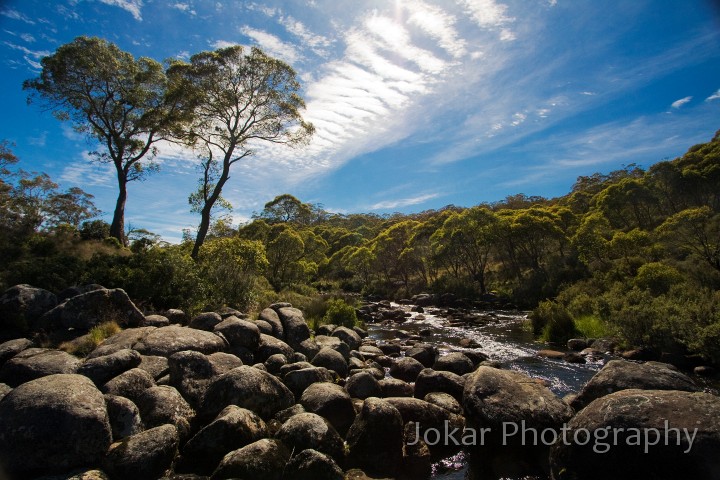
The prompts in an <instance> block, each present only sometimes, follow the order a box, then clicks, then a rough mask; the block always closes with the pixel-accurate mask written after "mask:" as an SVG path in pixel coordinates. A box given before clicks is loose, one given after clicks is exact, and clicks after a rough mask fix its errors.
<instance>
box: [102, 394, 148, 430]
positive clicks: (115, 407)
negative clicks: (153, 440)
mask: <svg viewBox="0 0 720 480" xmlns="http://www.w3.org/2000/svg"><path fill="white" fill-rule="evenodd" d="M105 406H106V407H107V412H108V419H109V420H110V428H111V429H112V438H113V441H118V440H122V439H123V438H127V437H130V436H132V435H135V434H138V433H140V432H142V431H143V430H145V427H144V425H143V423H142V419H141V418H140V410H138V408H137V405H135V403H134V402H133V401H132V400H129V399H127V398H125V397H118V396H117V395H105Z"/></svg>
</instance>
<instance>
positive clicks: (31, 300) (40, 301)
mask: <svg viewBox="0 0 720 480" xmlns="http://www.w3.org/2000/svg"><path fill="white" fill-rule="evenodd" d="M56 305H57V297H56V296H55V294H53V293H52V292H48V291H47V290H43V289H42V288H35V287H31V286H30V285H25V284H23V285H15V286H13V287H10V288H8V289H7V290H5V292H3V294H2V296H0V329H3V328H7V329H11V330H15V331H20V332H27V331H28V330H30V329H31V328H32V327H33V326H34V323H35V321H36V320H37V319H39V318H40V317H41V316H42V315H43V314H45V313H46V312H47V311H49V310H51V309H52V308H54V307H55V306H56Z"/></svg>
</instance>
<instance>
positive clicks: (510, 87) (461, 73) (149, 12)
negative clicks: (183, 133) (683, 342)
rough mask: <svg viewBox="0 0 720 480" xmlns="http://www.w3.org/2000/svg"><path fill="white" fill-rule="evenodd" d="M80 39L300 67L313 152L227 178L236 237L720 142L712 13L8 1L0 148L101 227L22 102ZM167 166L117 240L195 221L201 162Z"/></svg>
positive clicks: (538, 187) (81, 181) (132, 197)
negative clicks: (320, 213) (248, 225)
mask: <svg viewBox="0 0 720 480" xmlns="http://www.w3.org/2000/svg"><path fill="white" fill-rule="evenodd" d="M79 35H95V36H100V37H103V38H106V39H108V40H110V41H112V42H114V43H116V44H118V45H119V47H120V48H122V49H123V50H127V51H129V52H131V53H133V54H134V55H136V56H149V57H152V58H155V59H157V60H161V61H162V60H164V59H167V58H171V57H174V58H188V57H189V56H190V55H192V54H194V53H197V52H200V51H203V50H212V49H215V48H218V47H223V46H227V45H231V44H240V45H244V46H254V45H256V46H259V47H261V48H262V49H263V50H265V51H266V52H267V53H269V54H271V55H273V56H276V57H279V58H282V59H283V60H285V61H287V62H288V63H289V64H291V65H292V66H293V67H294V68H295V70H296V71H297V72H298V75H299V77H300V78H301V80H302V84H303V93H304V97H305V99H306V102H307V109H306V111H305V112H304V116H305V118H306V119H308V120H310V121H312V122H313V123H314V125H315V127H316V129H317V131H316V135H315V136H314V138H313V141H312V142H311V144H310V145H308V146H307V147H304V148H302V149H289V148H279V147H276V146H274V147H267V148H260V149H258V152H257V155H255V156H254V157H251V158H250V159H249V160H248V161H247V162H246V163H245V164H243V165H237V166H236V168H235V170H234V171H233V173H232V174H231V179H230V181H229V184H228V186H227V187H226V191H225V197H226V198H227V199H228V200H229V201H230V202H231V203H232V204H233V205H234V211H233V216H234V219H235V222H236V223H237V222H241V221H244V220H247V219H248V218H249V216H250V215H251V214H252V212H253V211H260V210H261V209H262V206H263V205H264V204H265V203H266V202H267V201H269V200H271V199H272V198H274V197H275V196H276V195H279V194H282V193H291V194H293V195H295V196H297V197H298V198H300V199H301V200H303V201H305V202H313V203H321V204H323V205H324V206H325V207H326V209H328V210H330V211H335V212H340V213H351V212H375V213H387V212H395V211H400V212H413V211H420V210H425V209H429V208H440V207H442V206H444V205H448V204H455V205H462V206H471V205H475V204H477V203H480V202H483V201H495V200H500V199H502V198H504V197H505V196H506V195H510V194H515V193H521V192H522V193H525V194H527V195H542V196H547V197H552V196H557V195H562V194H564V193H567V192H568V190H569V189H570V187H571V186H572V184H573V183H574V181H575V179H576V178H577V176H578V175H589V174H592V173H594V172H598V171H600V172H608V171H610V170H614V169H617V168H620V167H621V166H622V165H624V164H629V163H638V164H641V165H643V166H648V165H650V164H652V163H654V162H657V161H660V160H662V159H666V158H674V157H676V156H678V155H681V154H682V153H684V152H685V151H686V150H687V148H688V147H690V146H691V145H693V144H696V143H700V142H705V141H708V140H709V139H710V138H711V137H712V135H713V134H714V132H715V131H716V130H717V129H720V8H718V6H717V2H714V1H712V0H689V1H686V2H678V1H675V0H664V1H660V0H654V1H650V0H633V1H623V2H617V1H607V0H606V1H597V0H353V1H349V0H297V1H285V2H282V1H264V2H263V1H258V2H242V1H231V2H226V1H205V0H179V1H163V0H57V1H54V2H40V1H35V0H0V52H2V69H3V70H2V71H3V75H2V76H1V77H0V88H1V91H2V92H3V93H2V105H3V107H4V108H3V115H2V117H0V128H1V129H2V130H1V133H0V138H5V139H7V140H10V141H12V142H14V143H15V144H16V146H15V148H14V150H15V152H16V154H17V155H18V156H19V157H20V158H21V166H22V167H23V168H25V169H26V170H35V171H44V172H46V173H48V174H50V175H51V177H52V178H53V179H55V180H56V181H59V182H60V183H61V184H62V185H63V186H65V187H69V186H73V185H78V186H80V187H82V188H83V189H85V190H86V191H88V192H90V193H92V194H93V195H95V197H96V203H97V206H98V207H99V208H101V209H102V210H103V211H104V212H106V217H105V218H106V219H110V216H111V214H112V209H113V207H114V202H115V198H116V187H115V177H114V174H113V172H112V170H110V169H108V166H107V165H98V164H93V163H89V162H88V159H87V152H88V151H89V150H93V149H94V148H95V147H94V146H93V145H92V144H90V143H88V142H87V141H86V140H85V139H84V138H83V137H79V136H78V135H77V134H76V133H75V132H73V130H72V129H71V128H70V125H68V124H62V123H60V122H59V121H57V120H56V119H55V118H53V117H52V115H50V114H49V113H48V112H43V111H42V110H41V109H40V108H39V107H38V106H36V105H31V106H28V105H26V101H25V100H26V93H25V92H23V91H22V88H21V84H22V81H23V80H25V79H27V78H31V77H33V76H36V75H37V73H38V72H39V70H38V69H39V61H40V59H41V58H42V57H43V56H45V55H49V54H51V53H52V52H53V51H54V50H55V49H56V48H57V47H58V46H60V45H62V44H63V43H66V42H69V41H71V40H72V39H73V38H75V37H76V36H79ZM158 160H159V161H160V163H161V164H162V165H161V171H160V173H158V174H155V175H154V176H152V177H150V178H148V179H147V180H146V181H145V182H143V183H134V184H132V185H131V186H130V188H129V199H128V204H127V210H126V225H128V226H130V227H135V228H147V229H149V230H151V231H153V232H155V233H158V234H161V235H162V236H163V237H164V238H166V239H168V240H171V241H176V240H178V239H179V238H180V236H181V231H182V229H183V228H194V227H195V226H196V225H197V222H198V218H197V217H196V216H194V215H193V214H191V213H190V211H189V206H188V203H187V197H188V194H189V193H190V192H192V191H193V190H194V189H195V186H196V182H197V177H198V174H197V170H196V159H195V154H194V153H193V152H190V151H184V150H182V149H179V148H178V147H174V146H169V145H166V146H163V147H162V148H161V153H160V155H159V157H158Z"/></svg>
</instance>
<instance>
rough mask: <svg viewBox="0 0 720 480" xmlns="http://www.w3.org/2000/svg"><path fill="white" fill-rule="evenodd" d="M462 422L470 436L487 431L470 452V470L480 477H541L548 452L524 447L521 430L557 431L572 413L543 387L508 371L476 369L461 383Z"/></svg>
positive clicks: (528, 444) (530, 443)
mask: <svg viewBox="0 0 720 480" xmlns="http://www.w3.org/2000/svg"><path fill="white" fill-rule="evenodd" d="M463 408H464V411H465V417H466V419H467V422H468V424H469V426H470V427H471V428H472V429H473V431H475V432H478V431H480V430H481V429H487V430H486V434H485V435H484V437H483V442H477V443H478V444H477V445H476V446H475V447H474V448H473V449H471V457H470V462H471V468H472V469H473V470H474V471H475V472H476V473H477V475H478V477H480V478H482V475H486V476H492V475H495V476H497V477H504V476H507V477H521V476H524V475H547V471H548V468H549V466H548V460H547V459H548V453H549V447H548V446H547V445H545V444H543V443H542V442H540V441H538V442H533V441H532V439H530V440H528V441H527V442H526V441H525V437H524V436H523V435H522V432H524V431H525V430H523V428H526V429H531V430H534V431H538V432H543V431H546V430H548V431H555V432H557V431H559V430H560V428H561V427H562V426H563V425H564V424H565V423H566V422H567V421H568V420H569V419H570V418H571V417H572V415H573V410H572V409H571V408H570V406H568V405H567V404H566V403H564V402H563V401H562V400H560V399H559V398H558V397H556V396H555V394H553V393H552V392H551V391H550V390H549V389H548V388H547V387H545V386H544V385H542V384H540V383H539V382H537V381H535V380H533V379H532V378H530V377H528V376H526V375H524V374H522V373H519V372H515V371H511V370H499V369H496V368H491V367H479V368H478V369H477V370H475V372H473V373H472V374H470V376H469V377H468V378H467V380H466V382H465V391H464V393H463Z"/></svg>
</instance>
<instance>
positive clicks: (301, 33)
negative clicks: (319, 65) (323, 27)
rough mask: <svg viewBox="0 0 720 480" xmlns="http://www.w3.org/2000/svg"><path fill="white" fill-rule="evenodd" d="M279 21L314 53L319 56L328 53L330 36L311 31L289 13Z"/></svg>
mask: <svg viewBox="0 0 720 480" xmlns="http://www.w3.org/2000/svg"><path fill="white" fill-rule="evenodd" d="M279 22H280V24H281V25H282V26H284V27H285V29H286V30H287V31H288V32H290V33H291V34H293V35H294V36H295V37H297V38H298V39H299V40H300V42H301V44H302V45H304V46H305V47H306V48H308V49H310V50H311V51H312V52H313V53H315V54H316V55H319V56H321V57H327V56H328V55H329V51H328V48H329V47H330V46H331V45H332V44H333V40H331V39H330V38H328V37H325V36H323V35H319V34H317V33H313V32H311V31H310V30H309V29H308V28H307V26H305V24H304V23H302V22H300V21H299V20H297V19H295V18H293V17H291V16H290V15H283V16H281V17H280V18H279Z"/></svg>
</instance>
